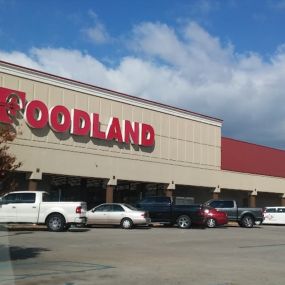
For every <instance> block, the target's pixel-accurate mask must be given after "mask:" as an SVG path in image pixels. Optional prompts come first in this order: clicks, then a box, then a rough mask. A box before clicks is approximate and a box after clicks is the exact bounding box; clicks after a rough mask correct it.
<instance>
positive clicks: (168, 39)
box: [0, 23, 285, 148]
mask: <svg viewBox="0 0 285 285" xmlns="http://www.w3.org/2000/svg"><path fill="white" fill-rule="evenodd" d="M131 47H132V48H133V50H132V51H131V52H130V54H129V56H127V57H124V58H121V59H119V64H118V65H117V66H115V67H112V68H110V67H108V66H106V65H104V64H103V63H102V62H101V61H100V60H98V59H96V58H95V57H92V56H90V55H89V54H86V53H82V52H80V51H78V50H68V49H63V48H58V49H51V48H46V49H39V48H34V49H31V51H30V52H29V53H28V54H24V53H21V52H17V51H12V52H4V51H2V52H1V51H0V59H2V60H6V61H9V62H13V63H16V64H19V65H24V66H28V67H32V68H35V69H40V70H44V71H47V72H50V73H54V74H58V75H61V76H65V77H69V78H72V79H76V80H80V81H83V82H88V83H92V84H95V85H98V86H101V87H105V88H109V89H114V90H117V91H119V92H124V93H127V94H130V95H134V96H141V97H144V98H147V99H151V100H154V101H158V102H163V103H166V104H169V105H174V106H177V107H181V108H184V109H188V110H192V111H194V112H201V113H202V114H205V115H212V116H216V117H219V118H222V119H224V127H223V133H224V135H227V136H233V137H235V138H239V139H245V140H249V141H252V142H255V143H262V144H268V145H272V146H276V147H283V148H285V123H284V122H285V109H284V107H283V106H285V96H284V90H285V80H284V78H285V50H284V46H282V45H280V47H276V53H275V54H273V55H272V56H271V58H270V59H269V60H267V61H265V60H264V59H263V58H262V57H261V56H260V55H259V54H255V53H247V54H237V53H235V49H234V46H233V45H232V44H231V43H226V44H225V43H222V42H221V41H220V40H219V38H217V37H214V36H212V35H210V34H209V33H208V32H207V31H206V30H205V29H203V28H202V27H201V26H199V25H198V24H196V23H189V24H187V25H186V26H185V27H184V29H182V30H181V31H180V32H178V31H176V30H174V29H172V28H171V27H169V26H167V25H165V24H162V23H143V24H141V25H139V26H137V27H135V28H134V31H133V36H132V39H131Z"/></svg>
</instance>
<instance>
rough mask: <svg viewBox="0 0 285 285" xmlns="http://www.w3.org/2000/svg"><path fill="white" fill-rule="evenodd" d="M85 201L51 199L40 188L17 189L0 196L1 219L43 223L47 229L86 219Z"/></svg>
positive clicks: (61, 229) (15, 221)
mask: <svg viewBox="0 0 285 285" xmlns="http://www.w3.org/2000/svg"><path fill="white" fill-rule="evenodd" d="M86 208H87V207H86V203H85V202H51V201H50V199H49V194H48V193H46V192H43V191H17V192H10V193H8V194H6V195H4V196H2V197H0V223H17V224H18V223H29V224H45V225H46V226H47V227H48V229H49V230H50V231H54V232H59V231H63V230H67V229H68V228H69V227H70V225H72V224H85V223H86Z"/></svg>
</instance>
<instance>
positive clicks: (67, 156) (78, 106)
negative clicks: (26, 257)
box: [0, 62, 285, 208]
mask: <svg viewBox="0 0 285 285" xmlns="http://www.w3.org/2000/svg"><path fill="white" fill-rule="evenodd" d="M0 124H1V125H2V126H4V125H11V126H13V127H14V128H15V129H16V131H17V138H16V140H15V141H14V142H13V143H12V145H11V152H12V153H13V154H15V155H16V157H17V159H18V161H21V162H22V163H23V165H22V166H21V168H20V169H18V171H17V173H16V181H17V184H18V189H19V190H23V189H30V190H35V189H37V190H45V191H49V192H50V193H51V194H52V195H55V196H56V197H58V199H61V200H75V199H76V200H78V199H80V200H84V201H87V203H88V207H89V208H90V207H92V206H94V205H97V204H99V203H101V202H105V201H107V202H112V201H117V202H123V201H127V202H129V203H134V202H135V201H137V200H138V199H140V198H142V197H145V196H153V195H167V196H172V197H184V199H188V201H190V200H191V201H193V202H195V203H201V202H204V201H206V200H209V199H211V198H218V197H219V198H230V199H236V200H237V201H238V202H239V203H240V204H241V205H243V206H247V205H249V206H269V205H281V204H283V205H284V204H285V194H284V193H285V151H283V150H278V149H272V148H268V147H265V146H259V145H255V144H250V143H246V142H242V141H237V140H233V139H230V138H224V137H222V136H221V127H222V120H220V119H216V118H212V117H209V116H205V115H201V114H197V113H194V112H190V111H187V110H181V109H178V108H175V107H171V106H167V105H163V104H159V103H157V102H152V101H148V100H144V99H141V98H137V97H133V96H129V95H126V94H122V93H119V92H114V91H111V90H107V89H103V88H99V87H96V86H92V85H88V84H84V83H81V82H77V81H73V80H69V79H66V78H62V77H58V76H54V75H51V74H47V73H43V72H39V71H36V70H31V69H27V68H24V67H21V66H16V65H12V64H10V63H6V62H0ZM4 191H6V190H5V189H4V186H3V185H1V188H0V192H4ZM180 199H182V198H180Z"/></svg>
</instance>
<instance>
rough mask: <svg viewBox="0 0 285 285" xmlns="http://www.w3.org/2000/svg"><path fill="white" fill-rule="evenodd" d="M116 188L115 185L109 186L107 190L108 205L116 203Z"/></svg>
mask: <svg viewBox="0 0 285 285" xmlns="http://www.w3.org/2000/svg"><path fill="white" fill-rule="evenodd" d="M114 188H115V186H113V185H107V188H106V203H113V201H114Z"/></svg>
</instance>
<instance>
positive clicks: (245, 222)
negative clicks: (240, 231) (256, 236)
mask: <svg viewBox="0 0 285 285" xmlns="http://www.w3.org/2000/svg"><path fill="white" fill-rule="evenodd" d="M241 224H242V226H243V227H245V228H252V227H253V225H254V219H253V218H252V217H251V216H248V215H246V216H244V217H243V218H242V219H241Z"/></svg>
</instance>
